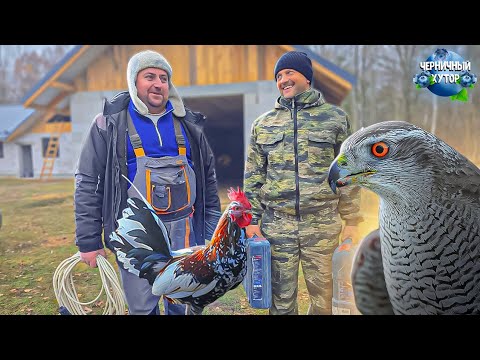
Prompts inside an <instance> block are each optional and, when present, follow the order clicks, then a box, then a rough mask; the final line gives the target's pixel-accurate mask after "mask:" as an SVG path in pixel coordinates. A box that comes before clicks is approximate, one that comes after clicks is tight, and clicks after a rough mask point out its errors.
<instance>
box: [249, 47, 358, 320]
mask: <svg viewBox="0 0 480 360" xmlns="http://www.w3.org/2000/svg"><path fill="white" fill-rule="evenodd" d="M312 78H313V70H312V63H311V60H310V59H309V58H308V57H307V55H306V54H305V53H301V52H296V51H291V52H288V53H286V54H284V55H283V56H282V57H280V58H279V60H278V61H277V63H276V65H275V79H276V81H277V87H278V89H279V91H280V95H281V96H280V97H279V98H278V99H277V102H276V104H275V108H274V109H273V110H271V111H269V112H267V113H265V114H263V115H261V116H260V117H259V118H257V119H256V120H255V122H254V123H253V125H252V133H251V139H250V145H249V150H248V158H247V162H246V167H245V179H244V180H245V181H244V190H245V193H246V194H247V196H248V198H249V200H250V203H251V204H252V211H253V221H252V224H251V225H250V226H249V227H247V229H246V230H247V236H248V237H252V236H253V235H254V234H256V235H258V236H264V237H265V238H266V239H268V241H269V242H270V245H271V249H272V295H273V296H272V306H271V308H270V314H298V305H297V290H298V268H299V263H300V261H301V263H302V269H303V273H304V277H305V281H306V284H307V289H308V293H309V295H310V301H311V305H310V308H309V311H308V313H309V314H331V311H332V291H333V290H332V265H331V260H332V255H333V252H334V250H335V248H336V247H337V246H338V244H339V239H340V238H339V236H340V233H341V232H342V220H344V221H345V225H346V226H345V229H344V231H343V238H347V237H351V236H355V232H356V225H357V224H358V222H360V221H361V220H362V218H361V217H360V215H359V214H358V211H359V201H360V198H359V191H360V189H359V188H358V187H352V188H349V189H348V190H347V191H345V190H344V189H343V188H342V193H341V194H340V195H336V194H333V193H332V191H331V189H330V187H329V185H328V182H327V174H328V168H329V166H330V164H331V163H332V161H333V159H334V158H335V156H336V155H337V153H338V150H339V149H340V145H341V143H342V142H343V141H344V140H345V139H346V138H347V137H348V136H349V135H350V124H349V121H348V116H347V114H346V113H345V112H344V111H343V110H342V109H341V108H339V107H337V106H334V105H331V104H327V103H326V102H325V100H324V99H323V96H322V94H321V93H320V92H319V91H317V90H315V89H313V88H312V87H311V82H312ZM259 223H260V224H261V225H260V226H259Z"/></svg>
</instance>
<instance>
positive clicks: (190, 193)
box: [120, 111, 196, 315]
mask: <svg viewBox="0 0 480 360" xmlns="http://www.w3.org/2000/svg"><path fill="white" fill-rule="evenodd" d="M127 122H128V134H129V137H130V141H131V143H132V146H133V150H134V152H135V156H136V162H137V172H136V174H135V178H134V180H133V184H134V185H135V187H136V188H137V189H138V190H139V191H140V192H141V193H142V195H143V196H144V197H145V198H146V199H147V201H148V202H149V203H150V204H151V205H152V207H153V209H154V210H155V212H156V213H157V215H158V216H159V218H160V220H162V222H163V223H164V224H165V227H166V228H167V232H168V234H169V237H170V245H171V247H172V250H178V249H183V248H186V247H190V246H194V245H196V241H195V234H194V232H193V211H194V208H193V204H194V203H195V197H196V181H195V180H196V179H195V172H194V171H193V169H192V167H191V166H190V165H189V164H188V160H187V151H186V146H185V144H186V141H185V138H184V136H183V133H182V129H181V124H180V121H179V120H178V119H177V118H176V117H175V116H173V124H174V129H175V139H176V141H177V146H178V155H177V156H164V157H161V158H153V157H149V156H146V155H145V151H144V149H143V146H142V141H141V139H140V136H139V135H138V133H137V131H136V129H135V125H134V123H133V121H132V119H131V117H130V114H129V113H128V111H127ZM128 197H137V198H139V197H140V196H139V195H138V193H137V190H135V188H134V187H133V186H130V188H129V189H128ZM120 269H121V272H120V274H121V275H122V283H123V287H124V290H125V297H126V300H127V304H128V308H129V313H130V314H145V315H146V314H149V313H151V311H152V310H153V309H156V306H157V305H158V301H159V299H160V297H159V296H155V295H153V294H152V287H151V286H150V284H148V281H147V280H145V279H141V278H139V277H137V276H136V275H133V274H130V273H129V272H128V271H126V270H124V269H123V267H122V266H120ZM165 312H166V313H168V314H172V315H174V314H184V313H185V307H184V305H172V304H167V301H165Z"/></svg>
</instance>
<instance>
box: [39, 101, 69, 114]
mask: <svg viewBox="0 0 480 360" xmlns="http://www.w3.org/2000/svg"><path fill="white" fill-rule="evenodd" d="M30 108H31V109H34V110H37V111H48V110H50V108H49V107H48V106H45V105H35V104H32V105H30ZM55 114H58V115H63V116H70V109H69V108H68V107H66V108H64V109H55Z"/></svg>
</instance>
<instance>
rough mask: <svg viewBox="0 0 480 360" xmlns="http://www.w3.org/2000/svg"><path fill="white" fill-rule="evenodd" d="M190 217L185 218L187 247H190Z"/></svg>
mask: <svg viewBox="0 0 480 360" xmlns="http://www.w3.org/2000/svg"><path fill="white" fill-rule="evenodd" d="M188 219H189V216H187V217H186V218H185V247H186V248H188V247H190V223H189V222H188Z"/></svg>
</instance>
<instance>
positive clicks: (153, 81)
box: [75, 50, 221, 315]
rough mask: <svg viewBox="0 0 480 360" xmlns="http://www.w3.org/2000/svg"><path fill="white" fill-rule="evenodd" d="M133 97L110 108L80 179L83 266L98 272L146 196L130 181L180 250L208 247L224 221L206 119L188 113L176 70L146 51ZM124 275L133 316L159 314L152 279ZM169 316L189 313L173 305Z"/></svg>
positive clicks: (132, 68) (83, 157) (97, 126)
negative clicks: (123, 223) (135, 202)
mask: <svg viewBox="0 0 480 360" xmlns="http://www.w3.org/2000/svg"><path fill="white" fill-rule="evenodd" d="M127 82H128V91H125V92H121V93H119V94H117V95H116V96H115V97H113V99H111V100H110V101H106V102H105V104H104V107H103V112H102V113H100V114H98V115H97V116H96V117H95V119H94V121H93V122H92V125H91V127H90V132H89V134H88V136H87V138H86V140H85V142H84V144H83V147H82V151H81V154H80V158H79V160H78V164H77V170H76V172H75V179H76V182H75V222H76V232H75V234H76V237H75V244H76V245H77V246H78V248H79V251H80V254H81V258H82V260H83V261H84V262H85V263H87V264H88V265H89V266H91V267H96V266H97V264H96V260H95V259H96V256H97V255H98V254H100V255H102V256H106V254H105V250H104V243H103V242H102V228H103V231H104V242H105V246H106V247H107V248H109V249H110V250H112V251H113V248H112V246H111V245H110V243H109V235H110V233H112V232H113V231H114V230H115V229H116V228H117V226H118V224H117V221H116V220H117V219H119V218H121V217H122V210H123V209H125V208H126V207H127V202H126V201H127V198H128V197H139V196H138V194H137V193H136V190H135V189H134V187H133V186H130V184H129V183H128V182H127V181H126V180H125V179H124V178H123V177H122V175H124V176H126V177H128V178H129V180H130V181H131V182H132V183H133V184H134V185H135V187H136V188H138V189H139V191H140V192H141V193H142V195H143V196H144V197H145V198H146V199H147V200H148V201H149V202H150V203H151V205H152V206H153V208H154V209H155V211H156V213H157V214H158V216H159V217H160V219H161V220H162V221H163V222H164V224H165V226H166V227H167V230H168V232H169V236H170V239H171V241H172V248H173V249H174V250H177V249H181V248H185V247H189V246H194V245H203V244H204V243H205V239H211V236H212V234H213V231H214V230H215V226H216V224H217V222H218V219H219V218H220V215H221V213H220V201H219V198H218V193H217V181H216V175H215V160H214V155H213V153H212V151H211V149H210V146H209V145H208V142H207V140H206V138H205V135H204V134H203V133H202V126H203V123H204V121H205V116H203V115H202V114H200V113H194V112H192V111H190V110H189V109H186V108H185V106H184V105H183V101H182V99H181V98H180V96H179V94H178V92H177V90H176V88H175V86H174V85H173V83H172V67H171V66H170V64H169V63H168V61H167V59H165V58H164V57H163V56H162V55H161V54H159V53H157V52H155V51H151V50H146V51H142V52H139V53H137V54H135V55H134V56H132V57H131V59H130V61H129V63H128V67H127ZM119 268H120V275H121V279H122V285H123V289H124V292H125V297H126V300H127V304H128V308H129V314H136V315H149V314H151V315H154V314H158V313H159V307H158V301H159V297H158V296H154V295H153V294H152V292H151V286H150V285H149V284H148V281H147V280H146V279H141V278H139V277H137V276H135V275H133V274H130V273H129V272H128V271H127V270H125V269H123V267H122V266H119ZM164 303H165V313H166V314H169V315H176V314H184V313H185V308H184V305H173V304H169V303H167V302H166V301H165V302H164Z"/></svg>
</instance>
